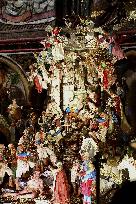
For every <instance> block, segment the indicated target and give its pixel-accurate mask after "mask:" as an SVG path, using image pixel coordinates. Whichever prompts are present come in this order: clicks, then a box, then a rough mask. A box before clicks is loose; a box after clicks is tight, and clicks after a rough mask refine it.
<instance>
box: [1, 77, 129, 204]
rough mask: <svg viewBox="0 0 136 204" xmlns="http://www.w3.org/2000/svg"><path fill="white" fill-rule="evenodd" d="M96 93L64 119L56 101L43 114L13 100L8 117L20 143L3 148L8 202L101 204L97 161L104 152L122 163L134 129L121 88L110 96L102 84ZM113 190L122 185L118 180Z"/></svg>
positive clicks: (4, 189)
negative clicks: (126, 130) (130, 130)
mask: <svg viewBox="0 0 136 204" xmlns="http://www.w3.org/2000/svg"><path fill="white" fill-rule="evenodd" d="M94 90H95V91H94V92H93V94H94V95H93V96H92V95H91V96H90V95H89V94H87V95H86V97H85V98H84V99H82V98H81V97H80V100H79V99H78V102H77V106H76V107H73V106H71V105H69V106H68V107H67V108H66V110H65V111H64V113H63V112H62V111H61V109H60V107H59V106H58V105H57V104H56V102H55V100H51V101H49V102H48V105H47V108H45V109H44V110H43V111H42V112H37V111H35V110H34V109H33V108H31V107H29V109H28V108H26V107H20V106H18V105H17V103H16V100H15V99H13V101H12V103H11V104H10V105H9V106H8V107H7V113H8V120H9V124H10V129H11V133H12V134H13V138H14V139H15V141H14V142H13V143H12V144H9V145H8V147H6V146H4V145H3V144H1V146H0V178H1V195H2V197H3V198H7V197H9V198H10V197H12V199H14V200H17V199H19V198H32V199H34V198H37V197H40V198H42V199H45V200H46V201H47V200H49V201H50V202H51V203H59V204H65V203H76V202H78V203H80V202H81V203H82V200H83V203H84V204H91V203H93V202H95V201H96V169H95V165H96V163H97V162H96V161H95V156H96V154H97V152H98V151H99V153H100V154H103V158H104V159H107V158H108V157H110V158H113V157H115V156H117V157H118V156H119V157H121V156H122V155H123V154H124V152H123V151H122V150H124V145H126V142H127V139H128V138H127V137H126V138H125V136H124V135H123V131H122V129H121V125H122V124H123V122H124V121H125V126H127V125H128V124H127V122H126V120H125V119H124V118H123V111H122V109H123V108H122V101H121V98H122V96H123V95H124V94H125V93H124V92H123V89H122V88H121V87H120V86H119V84H118V83H117V82H115V84H113V85H112V87H111V88H110V89H108V91H104V90H103V85H102V83H101V82H100V80H98V81H96V82H95V83H94ZM120 96H121V97H120ZM127 128H128V126H127ZM121 151H122V152H121ZM121 154H122V155H121ZM60 161H61V162H60ZM120 161H121V160H118V162H120ZM107 163H108V160H107ZM118 164H119V163H118ZM106 165H107V166H108V165H109V164H105V166H103V169H104V172H106V170H105V169H106V168H107V167H106ZM105 167H106V168H105ZM123 168H124V167H122V169H123ZM117 169H118V168H117ZM118 170H119V169H118ZM115 172H116V170H115ZM116 173H117V172H116ZM116 173H115V174H116ZM7 174H8V176H9V178H8V177H7V176H5V175H7ZM106 176H107V175H106ZM111 177H112V176H111ZM119 178H120V175H119ZM7 179H9V180H7ZM108 179H109V178H108ZM101 181H102V180H101ZM104 182H105V179H104ZM110 184H111V186H110V187H112V185H113V184H118V180H117V182H116V180H115V179H114V178H112V182H111V180H110ZM110 184H109V181H108V185H110ZM106 185H107V183H106ZM75 199H76V200H75Z"/></svg>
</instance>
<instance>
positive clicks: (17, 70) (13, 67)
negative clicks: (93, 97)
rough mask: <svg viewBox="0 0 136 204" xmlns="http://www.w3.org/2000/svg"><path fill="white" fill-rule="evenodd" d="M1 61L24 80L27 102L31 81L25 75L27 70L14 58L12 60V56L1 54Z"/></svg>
mask: <svg viewBox="0 0 136 204" xmlns="http://www.w3.org/2000/svg"><path fill="white" fill-rule="evenodd" d="M0 62H1V63H3V64H5V65H7V67H9V68H10V69H11V70H12V71H13V72H15V73H17V74H18V75H19V79H20V81H21V82H22V85H23V88H24V92H25V94H24V95H25V101H26V103H28V102H29V83H28V81H27V77H26V75H25V72H24V71H23V69H22V67H21V66H20V65H19V64H17V63H16V62H15V61H14V60H12V59H11V58H10V57H7V56H3V55H0Z"/></svg>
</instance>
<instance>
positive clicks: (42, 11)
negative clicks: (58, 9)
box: [0, 0, 55, 24]
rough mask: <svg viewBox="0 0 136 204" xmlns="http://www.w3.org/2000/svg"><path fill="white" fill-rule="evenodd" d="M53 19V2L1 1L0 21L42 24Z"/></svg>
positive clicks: (45, 0)
mask: <svg viewBox="0 0 136 204" xmlns="http://www.w3.org/2000/svg"><path fill="white" fill-rule="evenodd" d="M54 19H55V0H29V1H28V0H1V2H0V21H1V22H6V23H12V24H26V23H29V24H30V23H31V24H33V23H34V24H35V23H44V22H50V21H52V20H54Z"/></svg>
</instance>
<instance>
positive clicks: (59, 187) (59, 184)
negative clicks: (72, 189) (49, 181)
mask: <svg viewBox="0 0 136 204" xmlns="http://www.w3.org/2000/svg"><path fill="white" fill-rule="evenodd" d="M69 203H70V197H69V186H68V181H67V177H66V173H65V172H64V170H60V171H58V172H57V173H56V181H55V188H54V203H53V204H69Z"/></svg>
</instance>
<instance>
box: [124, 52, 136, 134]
mask: <svg viewBox="0 0 136 204" xmlns="http://www.w3.org/2000/svg"><path fill="white" fill-rule="evenodd" d="M126 56H127V59H128V70H127V71H126V72H125V74H124V76H125V78H126V84H127V87H128V93H127V100H126V103H127V104H126V105H127V114H128V117H129V120H130V123H131V125H132V127H133V129H134V131H136V51H135V50H129V51H127V52H126Z"/></svg>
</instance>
